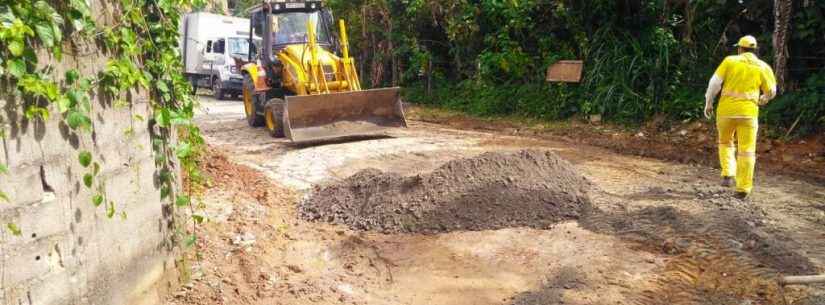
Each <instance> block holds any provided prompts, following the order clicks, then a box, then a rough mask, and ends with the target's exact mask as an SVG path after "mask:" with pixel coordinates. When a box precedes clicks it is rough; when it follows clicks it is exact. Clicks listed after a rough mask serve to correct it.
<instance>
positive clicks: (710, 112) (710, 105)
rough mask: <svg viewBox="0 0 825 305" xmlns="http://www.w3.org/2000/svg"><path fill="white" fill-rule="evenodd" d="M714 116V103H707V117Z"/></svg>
mask: <svg viewBox="0 0 825 305" xmlns="http://www.w3.org/2000/svg"><path fill="white" fill-rule="evenodd" d="M711 116H713V103H705V118H706V119H708V120H710V117H711Z"/></svg>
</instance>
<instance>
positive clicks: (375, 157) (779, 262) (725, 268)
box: [168, 99, 825, 305]
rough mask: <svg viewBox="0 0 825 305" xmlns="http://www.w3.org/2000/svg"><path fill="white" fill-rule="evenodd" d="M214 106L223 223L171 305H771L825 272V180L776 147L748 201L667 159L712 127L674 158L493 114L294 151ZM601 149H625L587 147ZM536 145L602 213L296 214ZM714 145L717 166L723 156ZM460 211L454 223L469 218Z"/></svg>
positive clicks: (213, 208) (210, 226)
mask: <svg viewBox="0 0 825 305" xmlns="http://www.w3.org/2000/svg"><path fill="white" fill-rule="evenodd" d="M204 105H205V106H206V109H207V111H208V113H204V114H201V115H199V116H198V117H197V118H196V121H197V123H198V125H199V126H200V127H201V129H202V130H203V131H204V134H205V138H206V141H207V143H209V144H210V145H212V147H214V148H215V149H214V150H210V152H209V154H210V156H209V157H208V158H207V159H205V160H208V161H205V162H203V163H202V164H201V165H202V166H203V167H204V170H205V171H206V172H208V176H210V177H212V178H210V180H211V181H212V182H211V185H210V187H207V188H205V189H204V190H203V194H202V196H201V200H202V202H203V209H202V210H200V211H197V213H203V214H204V215H207V216H208V217H207V218H208V219H209V221H208V222H207V223H206V224H205V225H203V226H202V227H201V228H200V229H199V230H198V232H197V234H198V236H199V239H198V243H197V245H198V249H200V250H199V257H200V259H195V258H197V257H196V256H193V260H192V262H193V263H192V266H193V268H192V270H193V271H192V276H191V279H192V280H191V282H190V284H188V285H186V286H184V287H183V288H182V289H181V290H180V291H178V292H177V293H176V294H175V295H173V296H170V298H169V300H168V304H170V305H172V304H176V305H184V304H193V305H223V304H233V305H234V304H240V305H259V304H260V305H264V304H266V305H270V304H283V305H298V304H380V305H384V304H386V305H390V304H392V305H395V304H404V305H406V304H410V305H413V304H450V305H504V304H513V305H526V304H542V305H544V304H562V303H563V304H574V305H584V304H646V305H647V304H668V305H671V304H713V305H717V304H722V305H727V304H731V305H734V304H735V305H740V304H765V305H769V304H784V301H783V300H782V298H781V294H780V292H779V287H778V286H777V285H776V277H777V276H779V275H806V274H812V273H825V230H823V228H825V186H823V185H820V184H816V183H813V182H811V181H813V180H815V179H813V180H810V179H799V177H798V176H795V175H794V176H783V175H778V174H776V173H777V172H779V173H785V172H788V171H790V170H793V169H794V167H793V166H789V167H787V168H788V169H789V170H785V171H774V169H775V168H777V167H780V166H779V165H776V166H774V165H770V164H773V163H772V162H773V161H770V160H768V162H762V160H763V159H771V156H773V155H774V153H773V152H774V151H784V149H785V147H779V146H778V145H774V147H772V148H771V149H772V150H771V152H770V153H762V154H760V163H759V164H761V165H759V166H760V171H759V172H758V174H757V179H756V181H755V184H756V192H755V193H754V194H753V196H752V197H751V200H750V201H748V202H743V201H740V200H737V199H735V198H733V197H732V190H731V189H728V188H723V187H721V186H719V182H718V174H719V173H718V171H717V170H714V169H713V168H711V167H707V166H702V165H701V164H704V162H700V161H691V160H678V161H682V162H683V163H682V162H678V163H674V162H666V161H662V159H666V160H667V159H670V157H668V156H673V157H675V156H678V155H679V154H681V155H683V156H686V157H691V156H694V155H697V154H698V153H696V152H695V151H694V149H695V148H696V146H693V144H691V143H694V142H695V141H693V140H691V139H694V137H693V136H694V135H696V136H698V135H699V134H702V133H703V131H702V130H703V129H701V128H700V129H696V130H694V129H689V128H688V129H687V130H688V136H680V137H681V138H680V139H681V140H680V141H683V142H679V143H681V144H679V143H676V142H656V143H671V144H668V145H670V146H669V147H670V148H668V150H666V151H665V155H664V156H662V157H661V159H652V158H640V157H638V156H635V155H636V154H638V152H641V151H645V154H647V155H649V156H655V155H656V154H657V153H659V152H660V151H659V150H658V149H660V148H664V147H665V146H667V145H665V144H661V145H659V144H656V145H647V143H648V141H649V140H648V139H650V138H652V137H654V136H652V135H651V134H652V133H650V132H648V131H647V129H645V131H644V133H645V136H644V137H635V136H634V135H633V134H630V137H631V138H633V140H631V141H630V142H627V141H626V139H625V135H624V134H623V133H620V132H617V133H619V135H618V136H614V135H613V132H612V131H604V132H602V133H599V132H594V133H592V134H591V133H588V132H587V130H594V129H600V128H601V129H604V130H607V126H599V125H592V126H591V125H586V126H584V125H582V126H578V125H576V126H567V127H564V128H561V129H554V128H555V127H553V126H549V127H547V126H545V127H542V128H540V129H532V128H530V129H525V128H523V127H522V126H518V125H513V126H509V127H508V126H501V125H499V124H498V123H497V122H495V121H485V122H481V123H480V124H479V125H478V126H458V125H455V124H454V123H461V124H463V122H465V121H462V120H458V121H448V122H445V123H446V124H448V125H451V126H452V127H446V126H445V125H444V124H431V123H423V122H421V121H417V120H410V122H409V123H410V128H409V129H404V130H397V131H393V132H391V133H390V134H389V136H390V137H388V138H382V139H370V140H364V141H357V142H337V143H331V144H326V145H316V146H311V147H296V146H294V145H291V144H289V143H288V142H287V141H284V140H281V139H272V138H270V137H269V136H268V135H267V133H266V131H265V130H262V129H251V128H249V127H247V126H246V123H245V121H244V120H243V110H242V107H241V105H240V103H237V102H216V101H211V100H208V99H205V101H204ZM413 117H414V115H413ZM459 125H460V124H459ZM456 127H458V128H456ZM577 128H578V129H582V130H579V131H577V130H575V129H577ZM677 128H679V127H677ZM659 129H661V128H659ZM705 131H708V134H707V135H706V136H707V137H708V138H711V137H710V136H711V135H710V133H709V130H705ZM662 133H663V134H669V133H670V131H668V129H664V131H662ZM676 133H679V130H678V129H677V130H676ZM586 137H593V138H592V139H588V138H586ZM596 141H604V142H605V143H606V144H605V145H600V146H603V147H610V149H601V148H597V147H594V146H590V145H588V144H583V143H595V142H596ZM657 141H658V140H657ZM696 141H698V139H697V140H696ZM627 143H633V144H632V145H631V144H627ZM810 143H811V142H808V144H806V145H810ZM628 145H629V146H632V147H627V146H628ZM680 145H681V146H680ZM620 147H625V148H620ZM760 147H764V146H760ZM806 147H807V146H806ZM525 149H530V150H531V151H541V152H546V151H552V152H554V153H555V154H557V155H558V156H560V157H561V158H564V159H566V160H568V161H569V163H571V164H572V167H573V168H574V171H575V172H576V173H577V174H579V175H581V176H584V177H586V178H587V180H588V181H591V183H590V185H588V186H586V188H588V190H587V198H588V199H589V201H588V203H587V204H583V205H577V206H575V207H577V208H578V207H581V206H587V205H590V206H592V208H589V209H584V211H582V212H580V213H579V214H578V215H577V216H576V217H571V218H575V219H572V220H563V221H561V222H555V223H549V224H550V225H548V226H547V227H545V228H534V227H530V226H529V225H528V226H518V227H509V225H507V226H508V227H505V228H501V229H489V230H487V229H485V230H480V231H472V228H466V229H458V230H455V229H449V228H447V229H445V230H446V232H438V233H437V234H421V233H427V232H424V231H417V232H418V233H390V234H384V233H381V232H378V231H380V230H379V229H373V230H362V229H359V230H353V227H352V226H350V225H349V224H347V225H342V224H338V223H334V222H333V223H328V222H326V221H307V220H305V219H304V218H303V217H302V216H301V214H300V213H299V211H298V207H299V205H301V204H302V203H304V204H305V203H306V202H309V199H310V198H311V195H312V194H313V193H314V192H318V191H321V190H322V189H323V187H321V188H316V187H318V186H327V187H330V186H336V185H337V186H342V185H350V186H355V185H357V184H355V183H347V182H348V179H351V178H350V177H351V176H353V175H356V174H358V175H362V174H363V172H362V171H363V170H368V171H367V173H371V174H368V175H367V178H370V179H373V178H374V179H379V180H380V181H385V182H387V181H389V182H393V181H413V180H407V179H412V178H415V177H428V175H432V173H433V172H436V171H439V170H440V169H442V168H443V167H444V166H445V164H450V163H452V162H458V163H461V162H462V160H465V159H473V158H476V157H479V156H483V155H484V154H485V153H488V152H494V153H495V154H497V155H513V154H519V153H520V152H521V151H523V150H525ZM700 150H701V151H702V152H701V153H702V154H703V155H702V156H701V158H705V157H707V158H708V160H711V161H712V159H713V153H712V148H708V150H707V151H705V150H704V149H700ZM616 152H621V153H624V152H628V153H630V154H633V155H625V154H619V153H616ZM784 152H786V153H787V151H784ZM812 152H814V153H815V150H812ZM814 156H815V155H814ZM657 157H659V156H657ZM797 157H804V156H803V155H799V156H797ZM805 158H808V157H805ZM780 159H782V158H780ZM789 160H790V159H789ZM711 161H709V163H708V164H712V163H713V162H711ZM465 162H466V160H465ZM813 162H814V163H812V164H814V165H816V164H819V163H816V162H818V161H816V157H814V158H813ZM790 163H792V162H790ZM809 163H810V162H809ZM697 164H698V165H697ZM776 164H783V163H776ZM800 164H802V165H804V164H805V163H800ZM809 165H810V164H809ZM371 168H372V170H369V169H371ZM811 168H812V169H816V167H811ZM530 170H532V169H530ZM359 172H362V173H361V174H359ZM808 172H810V173H813V172H815V170H813V171H808ZM393 175H395V176H394V177H395V178H397V179H398V180H393V179H389V178H388V177H392V176H393ZM490 176H491V177H493V176H496V177H504V176H511V175H510V174H507V175H499V174H498V173H491V174H490ZM512 176H514V179H515V176H517V175H512ZM395 178H394V179H395ZM381 179H384V180H381ZM505 180H506V179H505ZM491 181H493V180H491ZM389 182H388V183H389ZM498 182H502V180H499V181H498ZM450 183H457V182H453V181H451V182H450ZM389 185H395V184H388V186H389ZM391 189H393V190H397V188H391ZM452 189H456V188H452ZM452 189H451V190H452ZM339 190H340V191H342V192H343V193H342V194H344V193H346V192H344V189H343V188H341V189H339ZM361 190H366V188H364V187H361ZM457 190H458V191H465V190H464V189H457ZM425 202H427V201H425ZM356 206H357V205H356ZM398 206H400V204H399V205H398ZM433 206H435V205H433ZM373 212H374V211H373ZM422 212H424V210H422ZM348 213H349V212H348ZM353 215H356V214H353ZM358 215H367V214H358ZM420 215H421V216H422V217H423V216H428V215H427V214H426V213H422V214H420ZM448 216H450V215H445V216H444V217H445V218H438V219H442V220H443V219H448V220H451V221H452V220H454V219H458V220H461V219H460V218H449V217H448ZM388 219H393V218H388ZM432 219H436V218H432V217H431V218H429V219H426V218H422V219H415V218H413V220H415V221H421V220H432ZM425 223H426V222H425ZM503 223H506V222H503ZM376 228H378V227H377V226H376ZM436 229H440V228H436ZM822 291H825V286H822V285H819V286H817V285H813V286H789V287H786V288H785V291H784V295H785V296H786V297H787V300H788V301H789V302H788V304H793V305H803V304H804V305H812V304H816V305H820V304H822V302H821V300H822V298H821V296H819V297H816V296H815V295H817V294H821V292H822Z"/></svg>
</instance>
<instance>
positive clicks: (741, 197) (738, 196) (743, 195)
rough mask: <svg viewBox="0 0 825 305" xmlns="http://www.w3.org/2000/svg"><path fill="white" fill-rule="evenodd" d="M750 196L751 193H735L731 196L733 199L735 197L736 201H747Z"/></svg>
mask: <svg viewBox="0 0 825 305" xmlns="http://www.w3.org/2000/svg"><path fill="white" fill-rule="evenodd" d="M750 196H751V193H746V192H736V194H734V195H733V197H736V199H739V200H748V198H749V197H750Z"/></svg>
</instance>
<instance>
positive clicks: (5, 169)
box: [0, 163, 9, 174]
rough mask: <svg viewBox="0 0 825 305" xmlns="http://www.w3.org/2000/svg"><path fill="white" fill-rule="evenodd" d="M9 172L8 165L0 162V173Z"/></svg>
mask: <svg viewBox="0 0 825 305" xmlns="http://www.w3.org/2000/svg"><path fill="white" fill-rule="evenodd" d="M8 172H9V167H8V166H6V165H5V164H3V163H0V174H7V173H8Z"/></svg>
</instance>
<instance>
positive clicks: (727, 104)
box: [705, 36, 776, 199]
mask: <svg viewBox="0 0 825 305" xmlns="http://www.w3.org/2000/svg"><path fill="white" fill-rule="evenodd" d="M735 46H736V47H737V48H738V52H739V54H738V55H733V56H728V57H727V58H725V60H724V61H723V62H722V64H721V65H719V68H717V69H716V73H714V74H713V77H712V78H711V79H710V83H709V84H708V90H707V93H706V94H705V117H707V118H708V119H710V117H711V115H713V102H714V99H715V98H716V96H717V95H719V92H720V91H721V93H722V94H721V98H720V100H719V107H718V110H717V111H716V128H717V130H718V132H719V162H720V164H721V167H722V185H723V186H728V187H730V186H733V185H734V184H736V197H737V198H740V199H745V198H747V197H748V196H749V195H750V193H751V190H753V172H754V166H755V164H756V133H757V130H758V129H759V123H758V118H759V106H763V105H765V104H767V103H768V102H769V101H770V100H771V99H773V98H774V97H775V96H776V78H775V76H774V74H773V70H772V69H771V67H770V66H769V65H768V64H766V63H765V62H763V61H762V60H760V59H759V58H757V57H756V55H755V54H754V52H755V51H756V50H757V45H756V38H754V37H753V36H745V37H742V39H740V40H739V43H737V44H736V45H735ZM734 137H735V138H734ZM734 139H736V144H734ZM737 144H738V145H737Z"/></svg>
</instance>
